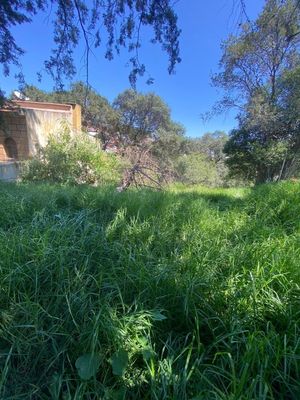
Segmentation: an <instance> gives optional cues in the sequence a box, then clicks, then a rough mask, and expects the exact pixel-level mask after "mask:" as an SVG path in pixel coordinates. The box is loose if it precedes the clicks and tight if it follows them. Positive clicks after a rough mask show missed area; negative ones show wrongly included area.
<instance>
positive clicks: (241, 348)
mask: <svg viewBox="0 0 300 400" xmlns="http://www.w3.org/2000/svg"><path fill="white" fill-rule="evenodd" d="M299 198H300V185H299V184H298V183H281V184H276V185H263V186H260V187H257V188H255V189H242V190H241V189H239V190H238V189H222V190H220V189H218V190H216V189H215V190H212V189H211V190H209V189H197V188H196V187H195V188H194V189H191V188H190V189H183V188H178V187H177V188H176V187H175V188H173V189H172V190H171V189H170V190H168V191H166V192H153V191H147V190H140V191H132V190H129V191H127V192H125V193H117V192H116V191H115V190H111V189H109V188H106V189H105V188H101V189H99V188H91V187H88V188H87V187H83V186H76V187H68V188H63V187H60V186H51V185H45V184H43V185H40V184H30V185H28V184H19V185H13V184H6V185H5V184H1V185H0V202H1V213H0V280H1V290H0V303H1V310H0V369H1V379H0V398H2V399H33V400H38V399H43V400H46V399H49V400H50V399H51V400H53V399H57V400H58V399H66V400H71V399H72V400H74V399H78V400H79V399H86V400H92V399H100V398H101V399H112V400H116V399H126V400H127V399H153V400H154V399H155V400H157V399H159V400H163V399H168V400H171V399H172V400H173V399H180V400H185V399H186V400H187V399H189V400H190V399H203V400H209V399H214V400H215V399H219V400H221V399H222V400H228V399H243V400H253V399H257V400H261V399H266V400H267V399H268V400H271V399H272V400H273V399H281V400H287V399H290V400H296V399H298V398H299V396H300V392H299V389H300V388H299V379H300V376H299V374H300V342H299V322H300V313H299V310H300V307H299V306H300V304H299V298H300V296H299V295H300V290H299V283H300V274H299V256H300V253H299V233H300V224H299V219H297V218H295V216H297V215H299V213H300V203H299Z"/></svg>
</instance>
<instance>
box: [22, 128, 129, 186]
mask: <svg viewBox="0 0 300 400" xmlns="http://www.w3.org/2000/svg"><path fill="white" fill-rule="evenodd" d="M21 179H22V180H23V181H25V182H26V181H27V182H36V181H39V182H43V181H44V182H52V183H64V184H71V185H74V184H91V185H105V184H117V183H118V182H119V181H120V179H121V162H120V160H119V159H117V157H116V156H114V155H112V154H108V153H105V152H104V151H103V150H101V146H100V145H99V143H98V142H97V141H96V140H95V139H94V140H93V139H91V138H89V137H88V136H87V135H86V134H84V133H82V134H78V133H77V134H76V135H71V133H70V131H69V130H68V128H63V127H62V129H61V131H60V132H58V133H57V134H56V135H53V136H51V137H50V138H49V140H48V143H47V145H46V146H45V147H44V148H41V149H39V151H38V153H37V155H36V156H35V157H34V158H33V159H32V160H29V161H26V162H24V163H22V168H21Z"/></svg>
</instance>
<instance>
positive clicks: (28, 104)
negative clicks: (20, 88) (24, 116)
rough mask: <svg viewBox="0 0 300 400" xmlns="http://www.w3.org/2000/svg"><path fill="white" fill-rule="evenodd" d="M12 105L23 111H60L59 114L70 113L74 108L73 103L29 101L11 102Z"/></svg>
mask: <svg viewBox="0 0 300 400" xmlns="http://www.w3.org/2000/svg"><path fill="white" fill-rule="evenodd" d="M11 103H12V104H13V105H16V106H17V107H20V108H23V109H31V110H47V111H60V112H70V111H72V109H74V108H75V107H76V104H75V103H66V104H63V103H50V102H41V101H31V100H12V102H11Z"/></svg>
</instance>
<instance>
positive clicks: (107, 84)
mask: <svg viewBox="0 0 300 400" xmlns="http://www.w3.org/2000/svg"><path fill="white" fill-rule="evenodd" d="M236 3H237V2H236V1H235V0H207V1H205V0H179V1H178V2H177V3H176V6H175V8H176V11H177V14H178V19H179V20H178V25H179V27H180V28H181V29H182V36H181V40H180V48H181V58H182V62H181V63H180V64H179V65H178V66H177V68H176V74H175V75H168V73H167V56H166V54H164V53H163V51H162V50H161V49H160V48H159V46H158V45H152V44H150V43H149V44H148V39H149V38H148V32H145V34H144V38H143V39H144V40H143V48H142V50H141V52H140V58H141V60H142V61H143V62H145V64H146V67H147V70H148V71H149V73H150V74H151V76H152V77H153V78H154V79H155V81H154V84H153V85H151V86H148V85H146V83H145V81H146V79H143V78H140V79H139V80H138V82H137V90H139V91H142V92H147V91H153V92H155V93H157V94H158V95H159V96H161V97H162V98H163V99H164V100H165V101H166V103H167V104H168V105H169V106H170V108H171V110H172V117H173V119H174V120H175V121H177V122H180V123H182V124H183V125H184V126H185V127H186V133H187V135H188V136H193V137H195V136H201V135H202V134H203V133H205V132H208V131H210V132H211V131H215V130H225V131H227V132H228V131H229V130H230V129H232V128H233V127H234V126H235V125H236V121H235V119H234V117H235V111H232V112H230V113H227V115H221V116H216V117H214V118H213V119H212V120H210V121H208V122H206V123H204V122H203V121H202V119H201V114H202V113H205V112H207V111H209V109H210V108H211V106H212V105H213V104H214V102H216V101H217V100H218V99H220V97H221V92H220V91H219V90H217V89H216V88H214V87H212V86H211V83H210V77H211V75H212V74H213V73H215V72H217V71H218V62H219V59H220V57H221V50H220V44H221V42H222V40H225V39H226V38H227V37H228V35H229V34H230V33H235V32H236V30H237V26H238V21H239V15H238V10H237V8H236V7H235V4H236ZM263 4H264V1H263V0H246V5H247V14H248V16H249V17H250V18H255V17H256V16H257V15H258V13H259V12H260V11H261V9H262V7H263ZM51 19H52V18H51V14H50V15H49V12H48V13H46V14H39V15H37V16H36V17H35V18H34V20H33V22H32V23H31V24H24V25H21V26H19V27H16V28H14V30H13V32H14V34H15V38H16V41H17V43H18V45H19V46H21V47H22V48H23V49H25V51H26V53H25V55H24V56H23V57H22V58H21V63H22V65H23V73H24V75H25V78H26V82H27V83H29V84H33V85H36V86H38V87H39V88H40V89H43V90H51V89H52V88H53V82H52V81H51V79H50V78H49V76H47V75H46V74H43V79H42V81H41V82H40V83H39V82H38V79H37V75H36V73H37V72H38V71H40V70H41V69H42V67H43V61H44V60H45V59H47V57H49V54H50V49H51V46H52V45H53V42H52V25H51ZM94 53H95V56H92V58H91V62H90V72H89V76H90V83H91V86H92V87H93V88H94V89H96V90H97V91H98V92H99V93H100V94H101V95H103V96H105V97H107V98H108V99H109V100H110V101H112V100H113V99H114V98H115V97H116V96H117V95H118V94H119V93H120V92H122V91H123V90H124V89H126V88H128V87H129V81H128V75H129V72H130V70H129V67H127V66H126V63H127V59H128V55H127V54H126V53H123V54H121V56H116V57H115V59H114V60H113V61H106V60H105V59H104V57H103V53H104V52H103V49H96V50H95V51H94ZM75 58H76V65H77V67H78V71H77V75H76V76H75V78H74V80H84V79H85V69H84V61H83V49H82V48H79V49H78V50H77V51H76V53H75ZM16 72H17V71H16V70H15V69H14V68H12V69H11V74H10V76H9V77H4V76H3V75H2V70H1V71H0V81H1V84H0V86H1V89H2V90H4V91H6V94H9V93H10V92H11V91H12V90H14V89H16V88H17V86H18V83H17V81H16V79H15V78H14V75H15V73H16Z"/></svg>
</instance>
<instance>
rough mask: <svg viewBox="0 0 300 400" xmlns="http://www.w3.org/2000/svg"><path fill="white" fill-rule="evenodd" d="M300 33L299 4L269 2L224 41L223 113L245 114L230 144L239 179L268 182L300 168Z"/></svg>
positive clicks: (219, 80) (217, 81)
mask: <svg viewBox="0 0 300 400" xmlns="http://www.w3.org/2000/svg"><path fill="white" fill-rule="evenodd" d="M299 31H300V8H299V2H298V1H297V2H296V1H294V0H285V1H280V0H267V1H266V3H265V6H264V9H263V11H262V13H261V14H260V15H259V17H258V18H257V20H256V21H254V22H251V21H248V22H247V23H245V24H243V25H242V26H241V29H240V33H239V34H238V35H236V36H234V35H231V36H230V37H229V38H228V40H227V41H225V43H223V46H222V49H223V56H222V59H221V62H220V66H221V72H220V73H218V74H216V75H215V77H214V83H215V85H217V86H219V87H222V88H223V89H224V90H225V97H224V98H223V100H222V101H221V102H220V103H219V104H218V106H217V109H218V110H219V111H220V110H224V108H228V107H238V108H239V111H240V112H239V115H238V120H239V127H238V129H235V130H233V131H232V132H231V135H230V140H229V141H228V143H227V144H226V146H225V153H226V154H227V156H228V159H227V164H228V166H229V168H230V172H231V174H232V175H234V176H242V177H243V178H246V179H251V180H254V181H256V182H257V183H262V182H266V181H276V180H280V179H285V178H288V177H290V176H293V175H294V174H295V170H297V169H298V159H299V149H300V147H299V143H300V142H299V112H300V111H299V102H298V100H297V99H298V83H299V82H298V77H299V71H298V70H299Z"/></svg>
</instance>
